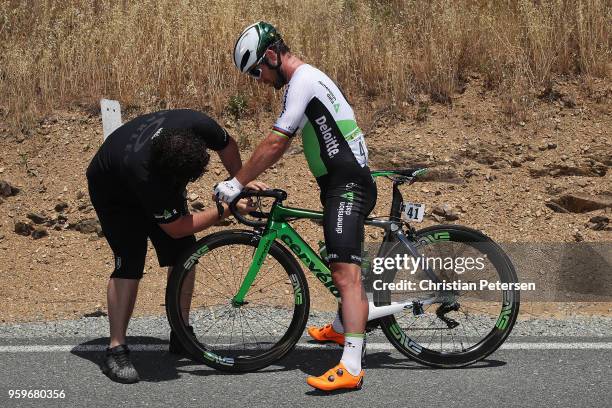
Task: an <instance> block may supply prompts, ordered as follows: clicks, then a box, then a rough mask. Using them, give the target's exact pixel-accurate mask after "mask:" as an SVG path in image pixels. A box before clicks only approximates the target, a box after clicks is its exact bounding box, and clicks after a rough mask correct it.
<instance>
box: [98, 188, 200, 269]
mask: <svg viewBox="0 0 612 408" xmlns="http://www.w3.org/2000/svg"><path fill="white" fill-rule="evenodd" d="M88 184H89V196H90V198H91V202H92V204H93V206H94V209H95V210H96V213H97V215H98V219H99V220H100V225H101V226H102V231H103V232H104V236H105V237H106V240H107V241H108V244H109V245H110V247H111V249H112V251H113V254H114V257H115V269H114V271H113V273H112V275H111V278H122V279H141V278H142V275H143V272H144V265H145V258H146V255H147V238H149V239H151V242H152V243H153V247H154V248H155V252H156V253H157V260H158V261H159V266H172V265H174V263H175V261H176V259H177V258H178V256H179V255H180V254H181V253H182V252H183V251H185V250H187V249H188V248H189V247H190V246H191V245H192V244H193V243H194V242H195V241H196V239H195V236H194V235H191V236H187V237H184V238H180V239H174V238H172V237H171V236H169V235H168V234H166V233H165V232H164V231H163V230H162V229H161V228H160V227H159V225H158V224H157V223H156V222H155V220H153V219H152V218H149V217H147V216H146V212H145V210H144V208H142V207H141V206H140V205H139V204H138V202H136V201H135V200H129V199H126V197H129V192H127V191H124V190H123V187H121V186H119V185H114V186H112V187H111V186H108V185H106V184H105V182H99V181H96V180H92V179H88ZM184 207H185V208H184V213H185V214H187V213H188V210H187V203H186V202H185V205H184Z"/></svg>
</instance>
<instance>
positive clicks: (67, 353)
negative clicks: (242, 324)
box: [0, 336, 612, 407]
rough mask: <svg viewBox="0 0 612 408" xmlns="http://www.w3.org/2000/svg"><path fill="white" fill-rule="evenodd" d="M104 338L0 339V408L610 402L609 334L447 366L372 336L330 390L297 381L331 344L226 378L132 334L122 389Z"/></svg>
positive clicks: (325, 362) (335, 352)
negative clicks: (130, 378) (134, 372)
mask: <svg viewBox="0 0 612 408" xmlns="http://www.w3.org/2000/svg"><path fill="white" fill-rule="evenodd" d="M105 341H106V339H104V338H99V339H95V340H91V339H79V338H66V337H64V338H28V339H23V338H21V339H20V338H3V339H0V407H13V406H16V407H30V406H32V407H43V406H44V407H54V406H78V407H94V406H108V407H111V406H112V407H116V406H119V405H120V404H121V405H125V406H130V407H132V406H134V407H135V406H149V407H234V406H235V407H244V406H250V407H275V406H288V405H292V406H322V405H321V404H325V406H328V404H334V405H333V406H347V405H348V404H351V405H352V406H360V407H378V406H385V407H388V406H397V407H408V406H411V407H412V406H415V407H428V406H432V407H433V406H435V407H440V406H458V407H460V406H469V407H491V406H514V407H535V406H539V407H561V406H564V407H565V406H580V407H602V406H609V404H610V401H611V400H612V359H611V358H610V351H611V349H612V337H601V336H599V337H588V338H578V337H559V336H555V337H548V338H547V337H516V338H512V337H511V338H510V339H509V340H508V341H507V343H506V345H505V346H506V348H504V349H501V350H498V351H497V352H496V353H494V354H493V355H492V356H490V358H488V359H487V360H485V361H483V362H480V363H477V364H475V365H473V366H471V367H468V368H464V369H456V370H438V369H430V368H427V367H423V366H420V365H418V364H416V363H414V362H411V361H409V360H407V359H406V358H404V357H403V356H402V355H401V354H399V353H398V352H397V351H395V350H394V349H392V348H390V347H389V346H388V344H387V343H386V342H385V341H384V338H382V337H377V338H373V339H370V343H369V344H370V345H371V346H372V347H370V348H369V352H368V357H367V371H366V378H365V383H364V387H363V389H362V390H360V391H351V392H340V393H335V394H326V393H321V392H318V391H315V390H313V389H311V388H310V387H309V386H308V385H307V384H306V383H305V378H306V376H307V375H311V374H316V375H319V374H320V373H322V372H323V371H325V370H326V369H327V368H329V367H330V366H332V365H333V364H334V363H336V362H337V360H338V359H339V357H340V354H341V349H340V348H339V347H319V346H316V345H314V344H311V343H308V342H306V341H304V342H303V343H301V344H302V346H300V347H299V348H298V349H296V350H294V351H293V352H292V353H291V354H290V355H289V356H288V357H287V358H285V359H284V360H283V361H281V362H280V363H279V364H278V365H275V366H272V367H269V368H267V369H265V370H263V371H259V372H256V373H249V374H242V375H230V374H225V373H221V372H217V371H213V370H211V369H209V368H208V367H206V366H202V365H198V364H194V363H193V362H191V361H189V360H186V359H179V358H176V357H174V356H172V355H170V354H168V353H167V351H165V350H166V348H167V342H165V341H163V340H160V339H159V338H156V337H134V338H130V339H129V343H130V344H132V345H134V346H133V348H135V349H136V350H135V351H133V352H132V359H133V362H134V364H135V366H136V368H137V369H138V371H139V372H140V375H141V382H140V383H138V384H133V385H123V384H116V383H113V382H111V381H110V380H108V379H107V378H106V377H105V376H104V375H103V374H102V373H101V372H100V371H99V368H98V361H99V358H100V356H101V351H100V350H102V349H103V347H104V343H105ZM136 345H141V346H136ZM14 389H20V390H22V389H25V390H37V389H50V390H63V391H64V393H65V398H64V399H55V400H52V399H14V398H13V399H10V398H9V392H10V390H14Z"/></svg>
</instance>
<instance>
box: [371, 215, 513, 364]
mask: <svg viewBox="0 0 612 408" xmlns="http://www.w3.org/2000/svg"><path fill="white" fill-rule="evenodd" d="M415 245H416V248H417V251H418V254H419V257H420V258H421V259H422V261H421V262H422V263H421V265H424V262H429V261H427V259H429V260H431V259H434V260H435V259H438V258H439V259H442V260H445V262H446V261H447V260H448V258H450V259H454V260H455V261H454V262H455V263H454V266H452V267H451V268H450V270H449V268H446V267H445V266H442V263H441V262H440V263H439V266H440V267H436V266H437V265H435V262H436V261H434V268H431V267H430V266H428V268H427V269H428V271H426V270H425V269H426V268H424V267H422V266H421V267H419V268H417V269H416V270H411V271H407V270H401V269H399V270H398V269H390V270H387V271H386V272H385V273H384V274H383V281H384V282H387V283H389V282H392V283H396V284H397V283H401V282H406V281H413V282H414V286H413V287H412V289H411V290H399V291H398V290H382V291H378V292H375V294H376V297H375V299H376V303H377V305H378V306H381V305H388V304H391V303H393V302H401V301H406V300H407V299H420V300H421V301H422V302H424V303H425V304H424V306H423V310H422V312H423V313H422V314H420V315H415V314H414V312H413V311H412V310H405V311H403V312H402V313H398V314H395V315H392V316H386V317H384V318H381V328H382V330H383V332H384V333H385V335H386V336H387V338H388V339H389V341H390V342H391V343H392V344H393V345H394V346H395V347H396V348H397V349H398V350H399V351H400V352H402V353H403V354H405V355H406V356H408V357H410V358H411V359H414V360H416V361H418V362H419V363H422V364H425V365H429V366H433V367H439V368H453V367H463V366H467V365H470V364H473V363H475V362H477V361H479V360H482V359H483V358H485V357H486V356H488V355H490V354H491V353H493V352H494V351H495V350H497V348H498V347H499V346H501V344H502V343H503V342H504V341H505V340H506V338H507V337H508V335H509V334H510V332H511V330H512V327H513V326H514V323H515V321H516V318H517V316H518V312H519V304H520V292H519V291H518V290H516V289H511V290H510V289H509V290H481V289H480V288H481V287H480V281H481V280H486V281H487V282H489V283H491V282H493V283H494V282H500V283H517V282H518V279H517V276H516V272H515V270H514V267H513V265H512V263H511V262H510V259H509V258H508V257H507V255H506V254H505V253H504V252H503V250H502V249H501V248H500V247H499V246H498V245H497V244H496V243H495V242H494V241H492V240H491V239H490V238H488V237H487V236H486V235H484V234H482V233H481V232H479V231H476V230H473V229H470V228H466V227H462V226H456V225H437V226H433V227H429V228H425V229H422V230H420V231H417V232H416V242H415ZM403 254H408V255H409V256H410V255H412V254H410V251H409V249H408V248H407V246H406V245H404V244H403V243H401V242H396V243H393V244H392V245H391V247H390V249H389V251H387V252H386V255H385V256H386V257H395V256H396V255H400V256H403ZM461 258H463V259H464V260H463V261H461V262H459V261H458V260H459V259H461ZM469 258H472V259H474V260H480V261H475V263H474V264H473V265H478V267H475V268H472V269H471V270H467V269H466V264H465V259H469ZM459 263H461V264H462V267H460V268H459V270H460V271H461V273H458V272H457V265H459ZM449 265H450V264H449ZM480 266H482V267H480ZM432 274H433V275H435V276H433V279H432ZM432 281H434V282H438V283H444V282H446V283H450V284H451V285H454V284H453V282H454V283H455V284H457V287H450V288H449V287H448V285H447V286H446V287H444V289H442V290H440V289H439V287H437V286H434V289H432V288H431V287H432V286H430V285H429V283H428V282H432ZM421 282H425V283H424V284H421ZM421 285H423V286H421ZM474 285H476V286H474ZM404 286H405V285H404ZM399 287H400V288H401V286H399ZM474 288H476V289H474ZM432 298H433V299H435V301H434V303H431V304H427V302H428V300H429V301H431V300H432Z"/></svg>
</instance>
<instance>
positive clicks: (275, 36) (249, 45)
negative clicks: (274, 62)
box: [234, 21, 282, 74]
mask: <svg viewBox="0 0 612 408" xmlns="http://www.w3.org/2000/svg"><path fill="white" fill-rule="evenodd" d="M281 40H282V39H281V36H280V34H279V33H278V31H276V28H274V26H273V25H272V24H270V23H266V22H264V21H260V22H258V23H255V24H252V25H250V26H248V27H247V28H246V29H245V30H244V31H243V32H242V34H240V37H238V41H236V45H235V46H234V64H235V65H236V67H237V68H238V69H239V70H240V72H242V73H243V74H245V73H248V72H249V71H250V69H251V68H253V67H255V66H256V65H258V64H259V63H260V62H261V61H262V59H263V56H264V53H265V52H266V50H267V49H268V48H269V47H270V46H271V45H274V44H276V43H278V42H279V41H281Z"/></svg>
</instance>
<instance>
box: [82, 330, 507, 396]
mask: <svg viewBox="0 0 612 408" xmlns="http://www.w3.org/2000/svg"><path fill="white" fill-rule="evenodd" d="M127 343H128V345H129V344H153V345H155V344H160V345H166V344H168V342H167V341H165V340H161V339H158V338H155V337H144V336H142V337H128V339H127ZM107 344H108V338H98V339H94V340H90V341H87V342H84V343H81V344H80V345H79V346H90V345H105V346H106V345H107ZM71 353H72V354H74V355H76V356H78V357H81V358H83V359H85V360H88V361H90V362H92V363H93V364H95V365H97V366H98V367H100V365H101V363H102V358H103V356H104V352H100V351H81V350H78V349H74V350H73V351H71ZM341 356H342V350H341V349H340V348H338V349H298V350H293V351H292V352H291V353H289V354H288V355H287V356H286V357H285V358H283V359H282V360H280V361H278V362H276V363H275V364H273V365H271V366H270V367H267V368H265V369H263V370H259V371H258V372H259V373H261V374H262V375H265V373H274V372H282V371H294V370H300V371H302V372H303V373H304V374H305V375H321V373H323V372H325V371H326V370H327V369H329V368H330V367H331V366H333V365H334V364H336V363H337V362H338V361H339V360H340V357H341ZM130 358H131V360H132V363H133V364H134V366H135V367H136V370H137V371H138V373H139V375H140V380H141V381H145V382H163V381H171V380H176V379H179V378H180V377H181V376H182V375H184V374H189V375H195V376H209V375H229V376H236V375H242V374H236V373H227V372H223V371H217V370H214V369H212V368H210V367H208V366H206V365H203V364H201V363H199V362H196V361H193V360H190V359H187V358H184V357H181V356H177V355H174V354H170V353H169V352H167V351H141V352H132V353H131V354H130ZM505 364H506V362H505V361H499V360H493V359H486V360H483V361H479V362H478V363H476V364H473V365H471V366H469V367H465V368H464V369H470V370H472V369H482V368H493V367H500V366H503V365H505ZM365 368H366V369H368V370H376V369H385V370H435V368H431V367H427V366H423V365H421V364H419V363H417V362H414V361H412V360H409V359H408V358H406V357H403V356H400V355H399V354H398V353H391V352H389V351H371V352H368V354H367V356H366V365H365ZM100 375H103V374H102V373H100ZM323 394H325V395H326V393H322V394H321V395H323ZM313 395H319V393H318V392H316V391H313Z"/></svg>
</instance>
